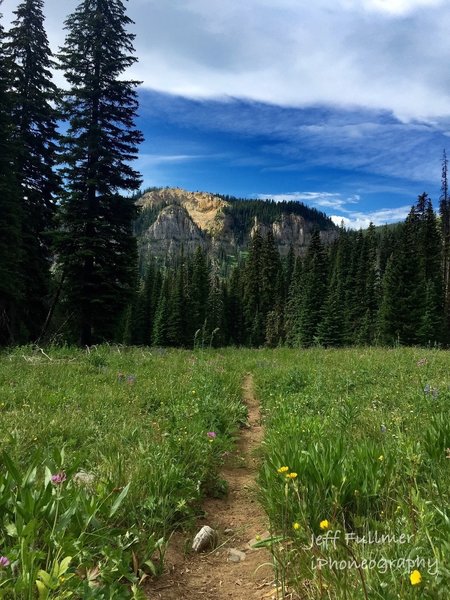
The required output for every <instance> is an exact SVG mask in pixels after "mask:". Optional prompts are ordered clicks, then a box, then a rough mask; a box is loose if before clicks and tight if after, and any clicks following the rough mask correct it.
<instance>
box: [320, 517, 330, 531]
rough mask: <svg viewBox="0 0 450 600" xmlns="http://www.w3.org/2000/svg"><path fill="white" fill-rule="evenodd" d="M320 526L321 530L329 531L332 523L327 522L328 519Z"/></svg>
mask: <svg viewBox="0 0 450 600" xmlns="http://www.w3.org/2000/svg"><path fill="white" fill-rule="evenodd" d="M319 525H320V529H328V528H329V527H330V523H329V521H327V519H324V520H323V521H320V523H319Z"/></svg>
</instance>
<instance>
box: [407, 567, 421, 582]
mask: <svg viewBox="0 0 450 600" xmlns="http://www.w3.org/2000/svg"><path fill="white" fill-rule="evenodd" d="M409 580H410V582H411V585H419V583H420V582H421V581H422V575H421V574H420V571H417V570H416V571H413V572H412V573H411V575H410V576H409Z"/></svg>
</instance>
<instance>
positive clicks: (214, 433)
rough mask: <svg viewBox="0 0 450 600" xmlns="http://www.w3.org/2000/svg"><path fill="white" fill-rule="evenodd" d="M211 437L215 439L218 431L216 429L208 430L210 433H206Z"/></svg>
mask: <svg viewBox="0 0 450 600" xmlns="http://www.w3.org/2000/svg"><path fill="white" fill-rule="evenodd" d="M206 435H207V436H208V437H209V439H211V440H213V439H214V438H216V437H217V433H216V432H215V431H208V433H207V434H206Z"/></svg>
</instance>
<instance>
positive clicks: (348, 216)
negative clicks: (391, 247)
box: [256, 192, 410, 229]
mask: <svg viewBox="0 0 450 600" xmlns="http://www.w3.org/2000/svg"><path fill="white" fill-rule="evenodd" d="M256 196H257V198H259V199H261V200H266V199H267V200H268V199H272V200H275V202H282V201H297V202H303V203H305V204H307V205H310V206H313V207H316V208H326V209H331V210H334V211H338V212H340V213H341V214H333V215H331V217H330V218H331V219H332V221H333V222H334V223H336V225H341V223H343V224H344V226H345V227H346V228H348V229H361V228H362V229H365V228H367V227H368V226H369V225H370V223H373V224H374V225H384V224H386V223H397V222H399V221H403V220H404V219H405V217H406V216H407V214H408V212H409V210H410V206H400V207H396V208H380V209H377V210H369V211H365V210H358V211H357V210H354V208H351V207H352V206H354V205H355V204H359V203H360V200H361V198H360V196H359V195H355V196H350V197H346V196H344V195H343V194H341V193H337V192H336V193H331V192H287V193H284V194H257V195H256ZM327 212H329V211H327Z"/></svg>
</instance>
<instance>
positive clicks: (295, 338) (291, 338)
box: [285, 257, 304, 347]
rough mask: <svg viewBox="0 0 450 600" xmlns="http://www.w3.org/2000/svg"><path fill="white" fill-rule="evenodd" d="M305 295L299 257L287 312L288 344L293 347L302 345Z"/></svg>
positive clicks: (286, 331)
mask: <svg viewBox="0 0 450 600" xmlns="http://www.w3.org/2000/svg"><path fill="white" fill-rule="evenodd" d="M303 293H304V286H303V278H302V261H301V259H300V257H297V258H296V260H295V267H294V271H293V273H292V278H291V283H290V286H289V292H288V298H287V302H286V310H285V335H286V342H287V344H288V345H289V346H292V347H296V346H299V345H300V316H301V307H302V304H303Z"/></svg>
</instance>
